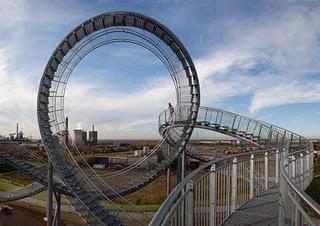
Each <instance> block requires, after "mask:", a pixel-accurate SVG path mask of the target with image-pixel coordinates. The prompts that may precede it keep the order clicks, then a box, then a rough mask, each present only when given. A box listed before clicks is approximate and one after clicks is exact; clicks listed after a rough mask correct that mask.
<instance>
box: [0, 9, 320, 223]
mask: <svg viewBox="0 0 320 226" xmlns="http://www.w3.org/2000/svg"><path fill="white" fill-rule="evenodd" d="M117 42H127V43H132V44H135V45H139V46H142V47H144V48H146V49H148V50H149V51H151V52H152V53H153V54H155V55H156V56H157V57H158V58H159V59H160V61H161V62H162V63H163V64H164V65H165V67H166V68H167V69H168V72H169V74H170V75H171V77H172V79H173V83H174V86H175V88H176V94H177V106H176V109H175V117H174V120H173V118H172V117H170V113H169V112H168V110H166V111H164V112H162V113H161V114H160V116H159V132H160V133H161V134H163V136H164V140H165V141H166V142H168V143H169V144H170V145H171V146H172V149H171V150H175V151H173V152H171V153H170V152H169V153H167V154H166V160H165V161H163V163H162V164H160V165H159V167H158V168H157V169H155V170H154V172H153V173H150V174H148V175H147V176H146V177H147V178H148V177H149V180H145V181H144V180H141V181H140V183H138V184H136V185H135V186H131V187H130V186H127V187H125V188H124V189H122V190H121V189H114V188H111V187H110V185H109V184H108V183H106V182H105V181H101V179H102V178H101V177H100V176H99V175H97V174H95V172H92V169H91V168H90V167H89V166H88V165H86V163H85V160H84V159H83V156H82V155H81V154H80V153H79V152H78V150H77V149H73V148H70V147H68V146H67V145H65V144H64V143H63V142H62V143H61V140H60V143H59V140H58V138H59V136H61V133H62V131H63V130H64V129H65V128H64V94H65V91H66V85H67V82H68V79H69V76H70V75H71V74H72V71H73V69H74V68H75V67H76V66H77V64H78V63H79V62H80V61H81V59H83V58H84V57H85V56H86V55H87V54H89V53H90V52H91V51H93V50H94V49H96V48H99V47H101V46H104V45H107V44H111V43H117ZM199 104H200V91H199V82H198V78H197V74H196V70H195V67H194V65H193V62H192V60H191V58H190V56H189V54H188V52H187V51H186V49H185V47H184V46H183V44H182V43H181V42H180V41H179V39H178V38H177V37H176V36H175V35H174V34H173V33H172V32H170V31H169V30H168V29H167V28H166V27H165V26H163V25H162V24H160V23H159V22H157V21H155V20H153V19H151V18H149V17H146V16H144V15H141V14H137V13H132V12H112V13H106V14H102V15H99V16H96V17H94V18H92V19H89V20H87V21H86V22H84V23H82V24H81V25H79V26H78V27H77V28H75V29H74V30H73V31H72V32H70V34H68V35H67V36H66V38H65V39H64V40H62V42H61V43H60V44H59V46H58V47H57V48H56V50H55V51H54V53H53V54H52V56H51V58H50V60H49V62H48V64H47V66H46V69H45V71H44V74H43V77H42V79H41V83H40V88H39V94H38V119H39V128H40V131H41V135H42V138H43V140H44V142H45V147H46V151H47V153H48V156H49V158H50V160H51V162H50V163H49V165H51V163H53V164H54V166H55V167H56V168H57V169H58V171H59V173H60V175H61V176H62V179H63V180H64V183H65V184H66V185H67V186H68V187H65V188H64V187H63V186H65V185H64V184H59V183H57V182H54V181H53V179H52V168H51V167H49V171H48V172H49V180H48V181H46V179H44V178H43V177H42V176H39V174H37V173H35V172H31V169H30V168H29V167H28V166H25V165H24V164H23V162H21V161H18V160H16V159H15V158H14V157H12V156H11V155H9V154H1V156H0V157H1V158H2V159H4V160H6V161H9V162H10V161H11V162H12V163H13V164H16V166H17V167H18V168H19V169H20V170H22V171H24V172H26V173H29V174H30V175H31V176H33V177H34V178H35V179H36V180H37V181H39V182H40V183H41V184H43V185H40V184H37V183H35V184H32V185H31V186H30V187H26V188H24V189H21V190H18V191H17V192H16V193H12V194H1V197H2V196H3V197H2V198H4V199H2V200H14V199H19V198H23V197H26V196H28V195H32V194H35V193H37V192H39V191H41V190H43V188H44V186H46V184H47V183H48V184H49V186H48V187H49V193H52V192H54V194H55V196H56V199H57V201H58V206H57V208H56V209H57V211H56V214H55V220H54V223H55V224H56V225H59V221H60V211H59V208H60V205H59V201H60V193H59V191H65V192H66V191H67V193H66V194H68V192H72V194H71V195H70V197H69V201H70V202H71V204H72V205H73V206H74V208H75V209H76V210H77V211H78V212H79V213H80V215H81V217H82V218H83V219H84V220H85V221H86V222H87V223H88V224H90V225H121V222H120V221H119V220H118V219H119V218H118V219H117V216H114V215H113V214H110V213H109V212H108V210H106V209H104V208H103V207H102V206H101V205H99V202H97V200H101V199H105V200H107V201H108V202H109V203H111V204H114V203H113V202H112V200H110V197H121V194H127V193H130V192H132V191H135V190H137V189H139V188H140V187H142V186H144V185H146V184H147V183H149V182H150V181H152V180H154V179H155V178H156V176H158V175H160V173H161V172H163V171H164V170H165V169H167V168H168V166H170V164H171V163H172V162H173V161H174V160H175V159H176V157H177V156H178V154H179V153H180V152H181V151H182V150H183V149H184V147H185V146H186V144H187V141H188V139H189V137H190V135H191V133H192V130H193V127H194V126H195V127H198V128H202V129H208V130H213V131H216V132H220V133H224V134H226V135H230V136H234V137H236V138H239V139H244V140H247V141H249V142H251V143H253V144H255V145H257V146H259V147H260V148H261V150H259V151H255V152H250V153H245V154H241V155H234V156H228V157H223V158H219V159H217V160H214V161H211V162H209V163H206V164H204V165H203V166H201V167H200V168H199V169H197V170H195V171H194V172H192V173H191V174H190V175H188V176H187V177H186V178H185V179H184V180H183V181H182V182H181V183H180V184H178V186H177V187H176V188H175V190H174V191H173V192H172V193H171V194H170V195H169V197H168V198H167V200H166V201H165V203H164V204H163V205H162V207H161V208H160V210H159V211H158V213H157V214H156V216H155V218H154V219H153V221H152V222H151V224H150V225H154V226H155V225H210V226H212V225H220V224H223V223H226V222H228V220H230V216H232V215H233V214H234V213H236V212H237V209H238V208H239V207H241V206H242V205H244V204H245V203H247V202H248V201H250V200H252V199H254V197H255V196H257V195H259V194H261V193H263V192H264V191H267V190H268V189H269V188H272V187H274V186H278V185H280V192H279V195H280V208H279V221H278V224H279V225H316V224H317V223H318V222H317V221H316V219H315V216H318V217H319V216H320V206H319V205H318V204H317V203H315V202H314V200H312V199H311V198H310V197H308V196H307V195H306V194H305V192H304V189H305V188H306V187H307V186H308V185H309V184H310V182H311V180H312V178H313V172H312V171H313V149H312V146H311V145H310V143H309V142H308V141H307V140H306V139H305V138H303V137H302V136H299V135H297V134H295V133H292V132H290V131H288V130H285V129H282V128H280V127H277V126H274V125H270V124H268V123H265V122H261V121H257V120H254V119H250V118H247V117H244V116H240V115H237V114H234V113H230V112H226V111H223V110H220V109H215V108H206V107H201V108H200V111H199V112H198V108H199ZM197 115H198V119H197ZM172 120H173V121H174V123H173V124H172ZM162 144H163V143H160V144H159V146H161V145H162ZM19 150H20V148H19ZM22 150H23V149H22ZM159 150H160V149H159ZM157 151H158V150H157ZM165 151H166V152H167V149H165ZM23 152H25V153H26V155H30V156H32V155H33V154H32V153H31V152H30V153H29V152H28V151H26V150H23ZM17 156H19V154H18V155H17ZM32 157H33V158H37V157H36V156H32ZM39 161H41V162H43V160H41V159H40V160H39ZM77 161H81V162H82V164H83V165H84V166H85V170H86V171H89V173H84V170H83V169H82V168H81V167H79V165H78V164H77ZM135 167H136V166H132V167H129V168H128V169H125V170H124V171H122V172H119V173H118V174H115V175H116V176H119V175H122V174H124V173H128V172H133V173H134V172H135V171H134V170H135ZM197 175H200V176H197ZM194 176H196V179H193V177H194ZM112 177H114V175H105V178H107V179H111V178H112ZM50 178H51V179H50ZM53 182H54V183H53ZM106 187H107V190H104V191H103V189H105V188H106ZM53 189H55V190H53ZM69 189H70V190H69ZM0 200H1V199H0ZM48 200H49V203H48V204H49V205H48V218H49V221H48V224H49V225H51V223H52V219H51V214H52V213H51V211H52V209H51V205H52V203H51V196H49V199H48ZM115 206H116V205H115ZM118 210H119V211H123V210H122V209H121V208H119V209H118ZM140 223H141V224H143V222H140ZM240 223H241V222H240Z"/></svg>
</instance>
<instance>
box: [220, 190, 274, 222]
mask: <svg viewBox="0 0 320 226" xmlns="http://www.w3.org/2000/svg"><path fill="white" fill-rule="evenodd" d="M278 207H279V187H274V188H272V189H269V190H268V191H266V192H264V193H262V194H261V195H259V196H257V197H255V198H253V199H252V200H250V201H248V202H247V203H246V204H244V205H243V206H242V207H241V208H239V209H238V210H237V211H236V212H235V213H233V214H232V215H231V216H230V217H229V219H228V220H227V221H226V222H225V223H224V224H223V225H237V226H240V225H241V226H244V225H261V226H265V225H277V224H278V211H279V208H278Z"/></svg>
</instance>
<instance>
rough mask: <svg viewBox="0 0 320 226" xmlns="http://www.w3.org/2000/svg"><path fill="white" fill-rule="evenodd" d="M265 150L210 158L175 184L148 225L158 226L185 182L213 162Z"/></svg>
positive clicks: (273, 149)
mask: <svg viewBox="0 0 320 226" xmlns="http://www.w3.org/2000/svg"><path fill="white" fill-rule="evenodd" d="M275 150H276V149H275V148H272V149H269V150H267V151H275ZM265 152H266V150H259V151H251V152H247V153H241V154H234V155H228V156H225V157H221V158H219V159H214V160H211V161H210V162H206V163H205V164H203V165H201V166H200V167H199V168H197V169H196V170H194V171H192V172H191V173H190V174H188V175H187V176H186V177H185V178H184V179H183V180H182V181H181V182H180V183H179V184H177V186H176V187H175V188H174V189H173V191H172V192H171V193H170V194H169V196H168V197H167V198H166V200H165V201H164V202H163V203H162V205H161V206H160V208H159V210H158V212H157V213H156V215H155V216H154V217H153V219H152V221H151V222H150V224H149V226H159V225H160V222H161V219H164V218H165V215H166V213H167V212H168V210H169V208H170V205H171V204H172V203H173V202H174V200H175V199H176V198H178V197H179V195H180V194H181V192H182V190H183V189H184V188H185V186H186V185H187V183H188V182H189V181H190V180H191V179H192V178H193V177H194V176H195V175H197V174H198V173H200V172H201V171H202V170H204V169H206V168H208V167H211V166H212V165H213V164H218V163H221V162H223V161H226V160H232V159H234V158H235V157H242V156H250V155H252V154H262V153H265Z"/></svg>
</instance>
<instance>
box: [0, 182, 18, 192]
mask: <svg viewBox="0 0 320 226" xmlns="http://www.w3.org/2000/svg"><path fill="white" fill-rule="evenodd" d="M16 188H19V186H18V185H16V184H13V183H11V182H10V181H7V180H4V179H0V191H12V190H13V189H16Z"/></svg>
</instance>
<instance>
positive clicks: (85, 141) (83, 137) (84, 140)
mask: <svg viewBox="0 0 320 226" xmlns="http://www.w3.org/2000/svg"><path fill="white" fill-rule="evenodd" d="M82 141H83V142H84V143H87V131H82Z"/></svg>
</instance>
